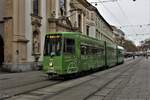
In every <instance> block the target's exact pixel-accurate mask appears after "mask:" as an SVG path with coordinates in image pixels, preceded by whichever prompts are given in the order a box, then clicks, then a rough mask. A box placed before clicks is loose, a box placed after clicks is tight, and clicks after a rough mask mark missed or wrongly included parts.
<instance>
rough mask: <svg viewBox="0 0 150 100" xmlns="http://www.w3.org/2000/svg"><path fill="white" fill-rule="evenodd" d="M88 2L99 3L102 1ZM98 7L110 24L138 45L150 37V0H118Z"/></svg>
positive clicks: (100, 4)
mask: <svg viewBox="0 0 150 100" xmlns="http://www.w3.org/2000/svg"><path fill="white" fill-rule="evenodd" d="M88 1H89V2H99V1H100V0H88ZM101 1H102V0H101ZM103 1H113V0H103ZM92 4H93V5H95V4H94V3H92ZM96 7H97V8H98V10H99V11H100V13H101V15H102V16H103V17H104V18H105V19H106V21H107V22H108V23H109V24H112V25H115V26H117V27H118V28H121V29H122V30H123V31H124V32H125V34H126V38H127V39H130V40H132V41H134V42H135V44H136V45H139V42H140V41H143V40H145V39H146V38H148V37H150V0H136V1H135V2H133V0H118V1H115V2H107V3H106V2H105V3H98V5H97V6H96ZM120 26H121V27H120Z"/></svg>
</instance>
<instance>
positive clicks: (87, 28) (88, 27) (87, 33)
mask: <svg viewBox="0 0 150 100" xmlns="http://www.w3.org/2000/svg"><path fill="white" fill-rule="evenodd" d="M89 29H90V26H88V25H87V26H86V35H87V36H89Z"/></svg>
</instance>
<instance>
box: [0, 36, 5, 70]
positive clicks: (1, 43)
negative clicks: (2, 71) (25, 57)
mask: <svg viewBox="0 0 150 100" xmlns="http://www.w3.org/2000/svg"><path fill="white" fill-rule="evenodd" d="M3 62H4V41H3V38H2V37H1V36H0V67H1V65H2V64H3Z"/></svg>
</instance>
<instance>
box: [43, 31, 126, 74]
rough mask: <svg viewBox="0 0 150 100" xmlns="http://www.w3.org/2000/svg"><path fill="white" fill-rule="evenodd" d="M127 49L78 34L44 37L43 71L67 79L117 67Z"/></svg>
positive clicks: (53, 34)
mask: <svg viewBox="0 0 150 100" xmlns="http://www.w3.org/2000/svg"><path fill="white" fill-rule="evenodd" d="M123 51H124V49H123V48H122V47H120V46H117V45H116V44H110V43H107V42H105V41H100V40H97V39H94V38H91V37H88V36H84V35H81V33H77V32H58V33H48V34H46V36H45V46H44V59H43V70H44V71H45V72H46V73H47V74H48V75H59V76H64V75H68V74H74V73H80V72H83V71H88V70H95V69H98V68H100V67H104V66H107V67H110V66H115V65H116V64H120V63H123V62H124V57H123Z"/></svg>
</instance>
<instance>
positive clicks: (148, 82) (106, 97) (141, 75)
mask: <svg viewBox="0 0 150 100" xmlns="http://www.w3.org/2000/svg"><path fill="white" fill-rule="evenodd" d="M133 66H134V65H133ZM116 83H117V84H116ZM114 84H115V85H114ZM88 100H150V60H148V59H145V58H144V59H142V61H140V62H139V63H138V64H137V65H136V66H134V67H133V68H131V69H130V70H129V71H127V72H126V73H124V74H122V75H121V76H120V77H119V78H117V79H116V80H114V81H113V82H112V83H111V84H109V85H107V86H106V87H105V88H104V89H102V90H101V91H98V92H96V93H95V94H94V95H93V96H91V97H90V98H89V99H88Z"/></svg>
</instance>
